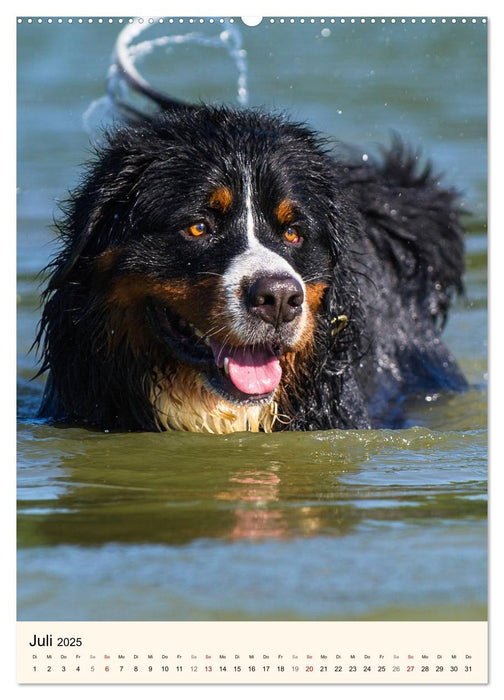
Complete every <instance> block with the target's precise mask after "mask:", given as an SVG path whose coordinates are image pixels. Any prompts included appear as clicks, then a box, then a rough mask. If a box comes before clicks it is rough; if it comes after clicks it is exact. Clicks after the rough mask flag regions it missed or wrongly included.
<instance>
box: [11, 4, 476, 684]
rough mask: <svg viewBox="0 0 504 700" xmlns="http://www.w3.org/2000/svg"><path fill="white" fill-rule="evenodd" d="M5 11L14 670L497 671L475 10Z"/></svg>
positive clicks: (49, 678)
mask: <svg viewBox="0 0 504 700" xmlns="http://www.w3.org/2000/svg"><path fill="white" fill-rule="evenodd" d="M308 9H309V8H307V10H308ZM15 21H16V23H17V134H18V148H17V158H18V161H17V172H18V180H17V217H18V238H17V240H18V256H17V260H18V269H17V272H18V287H17V302H18V305H17V308H18V326H17V332H18V416H19V418H18V463H17V466H18V527H17V681H18V683H20V684H23V685H24V684H26V685H29V684H352V683H355V684H438V685H439V684H485V683H487V679H488V669H487V654H488V650H487V634H488V622H487V619H488V617H487V561H486V553H487V521H486V514H487V410H486V407H487V379H488V377H487V334H486V323H487V313H486V307H487V276H486V275H487V273H486V253H487V238H486V217H487V212H486V182H487V170H486V167H487V166H486V133H487V94H486V86H487V74H486V65H487V39H486V36H487V22H486V19H485V18H484V17H481V16H477V15H476V16H446V17H444V16H436V17H433V16H426V17H422V16H409V15H408V16H406V15H405V16H381V15H376V16H365V17H361V16H351V15H348V16H324V17H322V16H312V15H310V14H305V15H303V16H286V15H285V16H271V17H270V16H264V17H240V16H238V15H236V16H234V17H233V16H226V17H219V16H215V17H212V16H186V15H183V14H182V15H180V16H179V15H177V16H164V17H159V16H126V15H115V16H108V15H107V16H98V15H93V16H35V15H23V16H19V17H18V18H17V19H16V20H15Z"/></svg>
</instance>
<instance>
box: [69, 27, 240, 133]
mask: <svg viewBox="0 0 504 700" xmlns="http://www.w3.org/2000/svg"><path fill="white" fill-rule="evenodd" d="M153 26H154V25H152V24H146V23H140V22H139V21H135V22H133V23H132V24H130V25H127V26H126V27H125V28H124V29H123V30H122V31H121V33H120V34H119V36H118V39H117V42H116V46H115V50H114V54H113V57H112V62H111V65H110V67H109V69H108V71H107V76H106V94H105V95H104V96H103V97H101V98H99V99H97V100H94V101H93V102H92V103H91V104H90V106H89V107H88V109H87V110H86V112H85V113H84V115H83V123H84V129H85V130H86V132H87V133H88V134H90V135H91V136H94V135H95V134H96V132H97V131H98V130H99V129H101V128H102V127H103V126H104V125H105V124H106V123H107V122H113V121H117V120H118V119H121V115H120V113H119V110H118V104H123V105H124V104H126V105H128V99H129V97H130V94H131V90H130V87H129V85H128V80H127V76H126V75H125V73H124V71H123V70H121V68H120V64H119V61H118V56H119V55H120V57H121V61H122V64H123V67H124V68H126V69H127V72H128V73H129V74H130V76H132V77H133V78H134V79H135V81H136V82H137V83H138V84H139V85H141V86H143V87H146V88H151V87H152V86H150V85H149V83H147V81H146V80H145V79H144V78H143V77H142V75H141V74H140V73H139V71H138V68H137V65H138V64H139V63H140V62H141V61H142V59H144V58H145V57H146V56H148V55H149V54H151V53H153V52H154V51H156V50H159V49H162V48H165V47H168V46H180V45H183V44H195V45H198V46H205V47H210V48H215V49H222V48H224V49H226V51H227V53H228V55H229V56H230V58H231V59H232V60H233V61H234V64H235V67H236V70H237V73H238V78H237V95H236V100H237V103H238V104H239V105H240V106H242V107H244V106H246V105H247V104H248V97H249V95H248V88H247V71H248V68H247V52H246V50H245V49H244V48H243V46H242V35H241V33H240V31H239V29H238V28H237V27H236V26H235V25H234V24H232V23H231V22H229V21H228V20H226V21H225V22H224V23H220V22H219V24H218V25H217V28H218V30H219V32H218V34H215V35H213V36H210V35H206V34H203V33H201V32H195V31H193V32H188V33H185V34H175V35H163V36H159V37H155V38H151V39H146V40H144V41H136V40H138V38H139V37H140V36H141V35H142V34H143V33H144V32H145V31H146V30H148V29H150V28H152V27H153ZM156 26H159V24H156Z"/></svg>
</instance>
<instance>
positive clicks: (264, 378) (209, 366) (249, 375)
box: [148, 304, 282, 403]
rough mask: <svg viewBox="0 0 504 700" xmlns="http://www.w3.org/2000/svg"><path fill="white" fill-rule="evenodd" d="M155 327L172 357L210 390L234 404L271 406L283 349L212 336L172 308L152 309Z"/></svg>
mask: <svg viewBox="0 0 504 700" xmlns="http://www.w3.org/2000/svg"><path fill="white" fill-rule="evenodd" d="M148 318H149V322H150V325H151V327H152V328H153V330H154V331H155V333H156V335H157V337H158V339H159V340H161V341H162V342H163V344H165V345H166V346H168V348H169V351H170V354H171V355H172V356H175V357H176V358H177V359H178V360H180V361H181V362H183V363H184V364H186V365H190V366H192V367H194V368H195V369H196V370H197V371H198V372H199V373H200V374H201V375H203V377H204V379H205V383H206V385H207V387H208V388H210V389H211V390H213V391H214V392H216V393H217V394H219V395H220V396H222V397H223V398H225V399H227V400H228V401H231V402H233V403H267V402H268V401H269V400H271V399H272V398H273V396H274V394H275V392H276V390H277V389H278V386H279V384H280V380H281V378H282V368H281V366H280V360H279V357H280V354H281V348H280V347H279V346H278V347H276V346H273V345H272V344H269V343H260V344H254V345H230V344H228V343H221V342H219V341H218V340H216V339H214V338H210V337H208V335H206V334H205V333H203V332H202V331H200V330H199V329H198V328H196V326H194V325H193V324H192V323H190V322H189V321H187V320H186V319H184V318H183V317H182V316H180V315H178V314H176V313H175V312H173V311H172V310H171V309H168V308H167V307H165V306H160V305H158V304H155V305H152V306H150V307H149V309H148Z"/></svg>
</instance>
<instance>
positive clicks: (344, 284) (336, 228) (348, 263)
mask: <svg viewBox="0 0 504 700" xmlns="http://www.w3.org/2000/svg"><path fill="white" fill-rule="evenodd" d="M335 202H336V203H335ZM340 202H341V197H340V196H337V195H336V196H335V197H334V198H333V200H332V202H331V205H330V206H329V215H328V218H327V235H328V245H329V251H330V256H331V268H332V269H331V282H330V286H329V289H328V290H327V294H326V302H325V310H326V314H325V319H324V326H325V328H324V331H325V334H326V338H327V346H328V349H329V351H330V352H331V354H333V356H339V357H342V356H346V357H348V351H349V350H350V347H351V346H352V347H353V348H354V350H355V347H356V344H357V343H358V335H359V331H360V329H361V328H362V310H361V305H360V299H359V285H358V278H359V268H360V267H361V266H362V264H361V263H360V261H359V255H358V254H357V253H356V249H357V247H358V246H357V241H358V237H359V235H360V234H361V232H362V227H363V222H362V220H361V215H360V214H359V212H358V211H356V210H355V209H354V207H352V206H351V203H347V202H343V203H340Z"/></svg>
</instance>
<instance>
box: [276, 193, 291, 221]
mask: <svg viewBox="0 0 504 700" xmlns="http://www.w3.org/2000/svg"><path fill="white" fill-rule="evenodd" d="M275 215H276V217H277V219H278V221H279V222H280V223H281V224H282V225H283V226H285V225H286V224H290V222H291V221H292V219H293V218H294V204H293V203H292V202H291V201H290V200H288V199H282V201H281V202H280V204H279V205H278V207H277V208H276V210H275Z"/></svg>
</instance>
